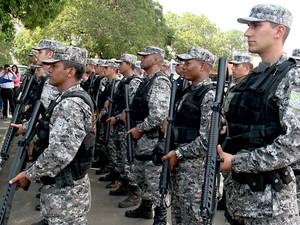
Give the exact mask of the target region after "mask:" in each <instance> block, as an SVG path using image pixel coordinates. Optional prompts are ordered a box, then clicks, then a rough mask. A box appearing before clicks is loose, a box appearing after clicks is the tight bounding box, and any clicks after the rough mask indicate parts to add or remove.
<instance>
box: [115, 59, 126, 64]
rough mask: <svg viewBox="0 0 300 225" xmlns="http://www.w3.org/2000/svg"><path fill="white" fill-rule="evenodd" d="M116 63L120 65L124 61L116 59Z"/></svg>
mask: <svg viewBox="0 0 300 225" xmlns="http://www.w3.org/2000/svg"><path fill="white" fill-rule="evenodd" d="M115 62H116V63H121V62H124V60H121V59H117V60H115Z"/></svg>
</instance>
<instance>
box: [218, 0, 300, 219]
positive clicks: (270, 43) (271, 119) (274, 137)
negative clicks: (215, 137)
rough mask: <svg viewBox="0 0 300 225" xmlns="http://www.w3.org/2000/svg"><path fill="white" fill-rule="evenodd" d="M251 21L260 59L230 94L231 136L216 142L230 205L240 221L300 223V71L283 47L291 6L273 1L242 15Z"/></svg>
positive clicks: (251, 46) (249, 32)
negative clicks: (299, 179) (299, 187)
mask: <svg viewBox="0 0 300 225" xmlns="http://www.w3.org/2000/svg"><path fill="white" fill-rule="evenodd" d="M238 22H240V23H245V24H248V29H247V31H246V32H245V36H246V37H247V38H248V48H249V52H251V53H258V54H259V55H260V57H261V58H262V62H261V63H260V64H259V65H258V67H257V68H255V69H253V70H252V71H251V73H250V74H249V75H248V76H247V77H246V78H245V79H243V81H242V82H241V83H239V84H237V85H236V86H235V87H234V88H233V89H232V90H231V91H230V93H229V94H228V95H227V98H226V101H225V104H224V113H225V117H226V120H227V138H226V139H225V142H224V144H223V146H222V147H223V149H224V151H223V149H222V147H221V146H218V152H219V154H220V157H221V158H223V159H224V162H223V163H221V169H222V170H229V171H230V174H229V176H228V177H227V178H226V179H225V181H224V187H225V190H226V205H227V209H228V211H229V213H230V214H231V216H233V218H234V219H235V220H237V221H238V224H244V225H250V224H251V225H258V224H259V225H278V224H286V225H287V224H289V225H297V224H299V218H298V205H297V201H296V200H297V199H296V182H295V176H294V173H293V171H292V169H291V167H290V165H291V164H292V163H295V162H297V161H299V159H300V156H299V148H300V146H299V141H296V140H299V138H300V122H299V121H300V113H299V109H300V70H299V68H298V67H297V66H296V62H295V61H294V60H287V57H286V55H285V54H284V53H283V45H284V42H285V40H286V38H287V36H288V33H289V31H290V28H291V24H292V15H291V13H290V11H289V10H287V9H286V8H284V7H282V6H278V5H273V4H260V5H256V6H254V7H253V8H252V10H251V13H250V16H249V17H246V18H239V19H238Z"/></svg>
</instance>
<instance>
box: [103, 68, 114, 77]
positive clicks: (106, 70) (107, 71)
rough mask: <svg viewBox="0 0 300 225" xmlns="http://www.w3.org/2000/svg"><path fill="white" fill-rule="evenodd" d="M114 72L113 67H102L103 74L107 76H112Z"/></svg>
mask: <svg viewBox="0 0 300 225" xmlns="http://www.w3.org/2000/svg"><path fill="white" fill-rule="evenodd" d="M114 74H115V70H114V68H113V67H110V66H106V67H104V75H105V76H107V77H108V78H110V77H112V76H113V75H114Z"/></svg>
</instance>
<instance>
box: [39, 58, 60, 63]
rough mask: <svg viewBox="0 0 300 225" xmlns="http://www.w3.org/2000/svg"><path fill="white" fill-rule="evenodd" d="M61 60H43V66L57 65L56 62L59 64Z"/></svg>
mask: <svg viewBox="0 0 300 225" xmlns="http://www.w3.org/2000/svg"><path fill="white" fill-rule="evenodd" d="M59 61H61V60H57V59H45V60H42V63H43V64H53V63H56V62H59Z"/></svg>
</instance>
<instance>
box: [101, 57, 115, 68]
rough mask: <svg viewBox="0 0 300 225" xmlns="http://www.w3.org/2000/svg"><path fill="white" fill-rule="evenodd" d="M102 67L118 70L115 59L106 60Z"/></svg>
mask: <svg viewBox="0 0 300 225" xmlns="http://www.w3.org/2000/svg"><path fill="white" fill-rule="evenodd" d="M103 66H104V67H115V68H118V67H119V64H118V63H116V59H109V60H106V62H105V64H104V65H103Z"/></svg>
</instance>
